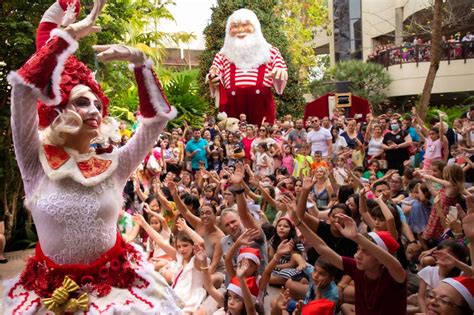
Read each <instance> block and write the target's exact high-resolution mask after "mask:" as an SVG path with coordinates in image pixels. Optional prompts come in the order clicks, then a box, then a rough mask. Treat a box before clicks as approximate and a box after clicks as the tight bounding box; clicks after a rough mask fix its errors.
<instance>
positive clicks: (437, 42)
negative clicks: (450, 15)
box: [418, 0, 443, 120]
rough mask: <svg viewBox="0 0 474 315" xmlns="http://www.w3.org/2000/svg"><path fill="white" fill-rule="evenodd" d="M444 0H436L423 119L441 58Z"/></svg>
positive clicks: (424, 93) (423, 95)
mask: <svg viewBox="0 0 474 315" xmlns="http://www.w3.org/2000/svg"><path fill="white" fill-rule="evenodd" d="M442 6H443V0H435V2H434V10H433V31H432V32H431V64H430V70H429V71H428V75H427V76H426V81H425V86H424V87H423V93H422V94H421V99H420V105H419V108H418V113H419V115H420V117H421V119H423V120H424V119H425V118H426V114H427V113H428V105H429V104H430V98H431V90H432V89H433V84H434V80H435V78H436V72H437V71H438V68H439V62H440V60H441V21H442Z"/></svg>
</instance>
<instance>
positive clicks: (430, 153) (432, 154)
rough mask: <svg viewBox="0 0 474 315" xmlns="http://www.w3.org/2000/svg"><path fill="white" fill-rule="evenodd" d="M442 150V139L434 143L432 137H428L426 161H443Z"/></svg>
mask: <svg viewBox="0 0 474 315" xmlns="http://www.w3.org/2000/svg"><path fill="white" fill-rule="evenodd" d="M442 149H443V144H442V143H441V140H440V139H438V140H435V141H433V140H432V139H431V138H430V137H427V138H426V143H425V159H429V160H434V159H441V157H442V154H441V151H442Z"/></svg>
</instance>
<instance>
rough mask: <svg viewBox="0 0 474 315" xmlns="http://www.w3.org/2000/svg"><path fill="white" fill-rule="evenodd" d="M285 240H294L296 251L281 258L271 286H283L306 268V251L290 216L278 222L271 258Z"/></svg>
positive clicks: (270, 251) (271, 280)
mask: <svg viewBox="0 0 474 315" xmlns="http://www.w3.org/2000/svg"><path fill="white" fill-rule="evenodd" d="M284 240H293V242H294V244H295V245H294V250H293V251H292V252H291V253H288V254H285V255H283V256H282V257H280V259H279V261H278V265H277V266H276V267H275V269H274V270H273V272H272V276H271V278H270V284H272V285H278V286H280V285H283V284H285V282H286V280H288V279H290V278H292V277H294V276H296V275H297V274H299V273H300V272H301V271H302V270H303V269H304V268H305V267H306V261H305V257H304V256H303V253H304V251H305V249H304V246H303V244H302V243H301V242H300V241H299V240H298V238H297V236H296V229H295V226H294V224H293V222H292V221H291V219H290V218H289V217H288V216H283V217H281V218H280V219H278V221H277V222H276V233H275V235H274V236H273V238H272V239H271V240H270V247H269V257H273V256H274V253H275V252H276V250H277V248H278V246H279V245H280V244H281V242H282V241H284Z"/></svg>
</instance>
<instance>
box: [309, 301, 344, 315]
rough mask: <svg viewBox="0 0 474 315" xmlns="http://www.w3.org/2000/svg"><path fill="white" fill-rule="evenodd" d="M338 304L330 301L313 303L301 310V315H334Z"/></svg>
mask: <svg viewBox="0 0 474 315" xmlns="http://www.w3.org/2000/svg"><path fill="white" fill-rule="evenodd" d="M335 308H336V303H334V302H333V301H330V300H328V299H319V300H315V301H311V302H309V303H308V304H306V305H304V306H303V308H302V309H301V315H313V314H318V315H333V314H334V309H335Z"/></svg>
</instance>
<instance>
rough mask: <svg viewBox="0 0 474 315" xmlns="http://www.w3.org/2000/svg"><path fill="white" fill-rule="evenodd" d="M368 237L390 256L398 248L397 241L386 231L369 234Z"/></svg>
mask: <svg viewBox="0 0 474 315" xmlns="http://www.w3.org/2000/svg"><path fill="white" fill-rule="evenodd" d="M369 236H370V237H371V238H372V239H373V240H374V242H375V244H377V245H378V246H379V247H381V248H382V249H383V250H385V251H387V252H389V253H390V254H392V255H393V254H395V252H396V251H397V250H398V249H399V248H400V244H398V242H397V240H396V239H394V238H393V236H392V234H390V233H389V232H387V231H379V232H370V233H369Z"/></svg>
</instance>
